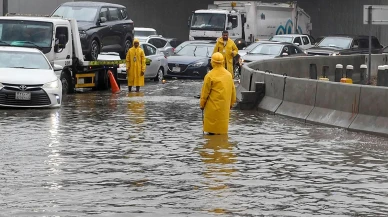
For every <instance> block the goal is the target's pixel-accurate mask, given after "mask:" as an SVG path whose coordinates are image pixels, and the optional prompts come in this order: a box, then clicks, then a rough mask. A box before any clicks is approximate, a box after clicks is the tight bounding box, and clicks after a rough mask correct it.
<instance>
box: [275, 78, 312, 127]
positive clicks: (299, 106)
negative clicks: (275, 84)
mask: <svg viewBox="0 0 388 217" xmlns="http://www.w3.org/2000/svg"><path fill="white" fill-rule="evenodd" d="M285 82H286V84H285V91H284V100H283V102H282V103H281V105H280V107H279V108H278V109H277V111H276V114H279V115H284V116H288V117H292V118H296V119H301V120H303V121H305V120H306V119H307V117H308V116H309V114H310V113H311V111H312V110H313V109H314V104H315V95H316V91H317V83H318V81H317V80H308V79H301V78H292V77H287V79H286V81H285Z"/></svg>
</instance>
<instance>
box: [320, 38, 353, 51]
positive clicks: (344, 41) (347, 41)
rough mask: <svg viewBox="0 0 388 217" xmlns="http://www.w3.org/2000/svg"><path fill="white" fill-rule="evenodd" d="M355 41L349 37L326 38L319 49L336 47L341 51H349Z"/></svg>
mask: <svg viewBox="0 0 388 217" xmlns="http://www.w3.org/2000/svg"><path fill="white" fill-rule="evenodd" d="M352 41H353V39H351V38H347V37H326V38H323V39H322V41H321V42H319V45H318V46H319V47H334V48H340V49H349V48H350V46H351V44H352Z"/></svg>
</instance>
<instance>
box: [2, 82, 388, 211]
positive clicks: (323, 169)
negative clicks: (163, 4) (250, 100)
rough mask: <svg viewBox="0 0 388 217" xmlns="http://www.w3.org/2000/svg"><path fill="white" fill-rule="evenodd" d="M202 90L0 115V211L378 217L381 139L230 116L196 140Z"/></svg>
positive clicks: (150, 88)
mask: <svg viewBox="0 0 388 217" xmlns="http://www.w3.org/2000/svg"><path fill="white" fill-rule="evenodd" d="M122 87H124V88H125V86H122ZM200 88H201V83H200V82H199V81H188V80H184V81H179V80H174V81H167V84H158V83H148V84H147V86H146V87H145V88H144V89H142V92H140V93H129V94H128V92H127V91H126V89H124V91H123V92H122V93H120V94H117V95H112V94H111V93H110V92H91V91H84V92H82V93H77V94H75V95H70V96H68V97H67V98H66V99H65V102H64V105H63V107H62V108H60V109H54V110H4V109H3V110H0V119H1V121H0V156H1V161H0V216H6V217H8V216H28V217H30V216H39V217H43V216H114V217H116V216H120V217H121V216H141V217H143V216H168V217H170V216H386V215H387V213H388V197H387V195H388V158H387V155H388V154H387V150H388V147H387V145H388V140H387V139H385V138H379V137H375V136H370V135H366V134H360V133H353V132H348V131H345V130H341V129H335V128H326V127H322V126H314V125H313V126H310V125H305V124H303V123H299V122H297V121H294V120H290V119H286V118H282V117H279V116H272V115H268V114H264V113H259V112H249V111H238V110H233V111H232V114H231V121H230V133H229V135H228V136H203V134H202V128H201V125H202V119H201V117H202V116H201V110H200V109H199V108H198V99H196V98H194V96H196V95H198V94H199V92H200Z"/></svg>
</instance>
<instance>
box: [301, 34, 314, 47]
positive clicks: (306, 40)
mask: <svg viewBox="0 0 388 217" xmlns="http://www.w3.org/2000/svg"><path fill="white" fill-rule="evenodd" d="M302 42H303V46H300V48H302V49H309V48H311V47H312V45H311V42H310V39H309V37H307V36H302Z"/></svg>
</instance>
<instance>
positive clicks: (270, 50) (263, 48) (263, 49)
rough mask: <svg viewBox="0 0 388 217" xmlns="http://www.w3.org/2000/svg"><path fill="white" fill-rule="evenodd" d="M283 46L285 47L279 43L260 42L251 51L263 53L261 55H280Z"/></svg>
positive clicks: (252, 52)
mask: <svg viewBox="0 0 388 217" xmlns="http://www.w3.org/2000/svg"><path fill="white" fill-rule="evenodd" d="M282 48H283V45H279V44H260V45H258V46H257V47H256V48H254V49H253V50H252V51H251V52H250V53H251V54H261V55H279V54H280V51H281V50H282Z"/></svg>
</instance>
